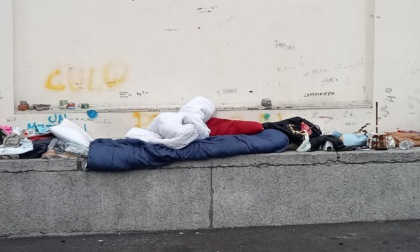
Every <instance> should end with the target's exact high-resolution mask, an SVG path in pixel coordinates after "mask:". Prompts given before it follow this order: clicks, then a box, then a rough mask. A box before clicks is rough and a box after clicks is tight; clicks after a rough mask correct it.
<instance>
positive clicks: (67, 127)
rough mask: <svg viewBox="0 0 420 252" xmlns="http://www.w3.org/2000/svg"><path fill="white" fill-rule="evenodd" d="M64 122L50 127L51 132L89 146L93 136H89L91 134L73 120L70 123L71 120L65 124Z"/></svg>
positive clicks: (58, 136)
mask: <svg viewBox="0 0 420 252" xmlns="http://www.w3.org/2000/svg"><path fill="white" fill-rule="evenodd" d="M65 120H66V119H65ZM67 121H68V120H67ZM63 122H64V120H63ZM63 122H62V123H61V124H60V125H56V126H52V127H50V130H51V133H53V134H54V135H55V136H56V137H57V138H60V139H63V140H67V141H70V142H73V143H76V144H79V145H82V146H85V147H87V148H89V145H90V142H91V141H92V139H93V138H92V137H91V136H89V134H88V133H86V132H85V131H84V130H83V129H82V128H80V127H79V126H77V124H74V123H72V122H71V123H69V122H70V121H68V122H65V123H64V125H63Z"/></svg>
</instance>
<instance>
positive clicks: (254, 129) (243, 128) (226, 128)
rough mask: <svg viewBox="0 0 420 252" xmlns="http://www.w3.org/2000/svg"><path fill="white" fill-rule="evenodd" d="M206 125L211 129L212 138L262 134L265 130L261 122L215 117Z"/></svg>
mask: <svg viewBox="0 0 420 252" xmlns="http://www.w3.org/2000/svg"><path fill="white" fill-rule="evenodd" d="M206 124H207V127H208V128H209V129H210V136H221V135H239V134H247V135H252V134H257V133H260V132H261V131H263V129H264V127H263V126H262V124H261V123H259V122H253V121H241V120H229V119H222V118H215V117H213V118H210V120H208V121H207V123H206Z"/></svg>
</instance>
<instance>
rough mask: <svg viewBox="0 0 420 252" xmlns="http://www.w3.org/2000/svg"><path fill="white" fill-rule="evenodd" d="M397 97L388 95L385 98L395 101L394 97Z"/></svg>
mask: <svg viewBox="0 0 420 252" xmlns="http://www.w3.org/2000/svg"><path fill="white" fill-rule="evenodd" d="M395 98H397V97H395V96H390V95H388V96H387V97H386V98H385V100H386V101H389V102H394V99H395Z"/></svg>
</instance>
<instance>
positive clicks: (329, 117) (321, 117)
mask: <svg viewBox="0 0 420 252" xmlns="http://www.w3.org/2000/svg"><path fill="white" fill-rule="evenodd" d="M317 118H319V119H330V120H334V118H332V117H331V116H323V115H320V116H318V117H317Z"/></svg>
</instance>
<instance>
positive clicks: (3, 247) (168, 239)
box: [0, 220, 420, 252]
mask: <svg viewBox="0 0 420 252" xmlns="http://www.w3.org/2000/svg"><path fill="white" fill-rule="evenodd" d="M0 251H1V252H19V251H42V252H48V251H58V252H65V251H77V252H85V251H86V252H87V251H89V252H93V251H118V252H120V251H122V252H125V251H171V252H178V251H179V252H189V251H214V252H216V251H219V252H224V251H229V252H232V251H311V252H312V251H369V252H370V251H404V252H410V251H420V220H415V221H392V222H376V223H347V224H323V225H300V226H283V227H254V228H232V229H208V230H182V231H168V232H147V233H146V232H139V233H126V234H108V235H83V236H61V237H32V238H8V239H7V238H2V239H0Z"/></svg>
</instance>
